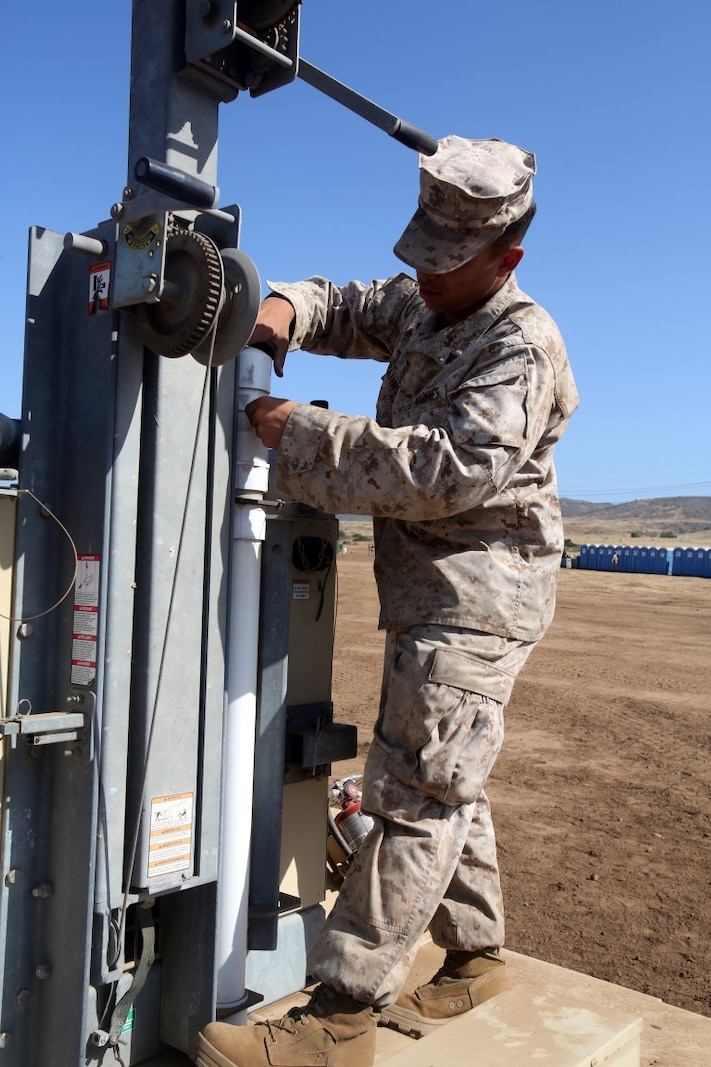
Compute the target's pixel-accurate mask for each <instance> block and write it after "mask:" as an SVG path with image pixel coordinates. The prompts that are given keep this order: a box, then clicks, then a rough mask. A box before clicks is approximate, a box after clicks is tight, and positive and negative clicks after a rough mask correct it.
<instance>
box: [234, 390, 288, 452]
mask: <svg viewBox="0 0 711 1067" xmlns="http://www.w3.org/2000/svg"><path fill="white" fill-rule="evenodd" d="M295 407H296V402H295V401H294V400H283V399H282V398H281V397H278V396H260V397H257V399H256V400H252V401H250V403H249V404H247V407H246V408H245V409H244V411H245V415H246V416H247V418H248V419H249V421H250V423H251V424H252V426H253V427H254V432H255V433H256V435H257V437H258V438H259V440H260V441H261V442H262V444H263V445H264V446H265V447H266V448H278V447H279V442H280V441H281V437H282V434H283V433H284V427H285V426H286V423H287V420H288V418H289V416H290V415H291V413H292V411H293V410H294V408H295Z"/></svg>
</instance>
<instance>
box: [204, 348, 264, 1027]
mask: <svg viewBox="0 0 711 1067" xmlns="http://www.w3.org/2000/svg"><path fill="white" fill-rule="evenodd" d="M271 367H272V361H271V359H270V357H269V356H268V355H266V354H265V353H264V352H262V351H260V350H259V349H257V348H250V347H248V348H245V349H243V350H242V352H241V353H240V355H239V357H238V365H237V404H236V414H237V433H236V445H235V496H236V504H235V511H234V531H233V545H232V564H231V577H230V608H229V626H228V641H229V647H228V649H227V682H226V685H227V693H226V712H225V735H224V764H223V791H222V832H221V846H220V852H221V855H220V866H221V870H220V881H219V890H218V915H217V967H218V971H217V1007H218V1010H219V1011H221V1012H225V1011H229V1010H230V1009H234V1018H233V1020H231V1021H234V1022H243V1021H244V1015H243V1012H244V1006H245V1005H244V1001H245V996H246V990H245V966H246V957H247V909H248V903H249V902H248V890H249V850H250V837H251V825H252V794H253V768H254V741H255V730H256V714H257V693H256V690H257V658H258V636H259V594H260V568H261V550H262V542H263V541H264V537H265V533H266V514H265V511H264V508H263V507H262V499H263V496H264V493H265V492H266V491H267V487H268V480H269V462H268V453H267V449H266V448H265V447H264V446H263V445H262V444H261V442H260V441H259V439H258V437H257V436H256V434H255V433H254V431H253V430H252V428H251V426H250V424H249V420H248V419H247V416H246V415H245V413H244V409H245V407H246V406H247V404H248V403H249V402H250V400H254V399H255V398H256V397H259V396H265V395H266V394H267V393H268V392H269V379H270V374H271Z"/></svg>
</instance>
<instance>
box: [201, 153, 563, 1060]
mask: <svg viewBox="0 0 711 1067" xmlns="http://www.w3.org/2000/svg"><path fill="white" fill-rule="evenodd" d="M420 168H421V174H420V199H419V207H418V210H417V212H416V213H415V215H414V217H413V218H412V220H411V222H410V223H409V225H408V226H407V228H406V230H405V232H404V233H403V235H402V237H401V238H400V240H399V241H398V243H397V245H396V246H395V253H396V254H397V255H398V256H399V257H400V258H401V259H402V260H404V262H405V263H407V264H409V265H410V266H411V267H413V268H414V271H415V274H416V278H417V280H416V281H415V280H413V279H412V278H411V277H408V276H407V275H405V274H400V275H398V276H397V277H394V278H390V279H388V280H387V281H384V282H374V283H372V284H371V285H363V284H361V283H359V282H352V283H350V284H349V285H346V286H345V287H342V288H341V287H338V286H336V285H333V284H332V283H331V282H329V281H326V280H325V279H323V278H312V279H310V280H309V281H307V282H302V283H299V284H295V285H287V284H281V283H279V284H274V285H273V286H272V290H273V295H270V296H269V297H267V299H266V300H265V301H264V302H263V304H262V309H261V311H260V317H259V322H258V325H257V327H256V329H255V332H254V335H253V339H254V340H255V341H259V340H261V341H269V342H271V344H272V345H273V347H274V349H275V369H276V372H277V374H279V375H280V374H281V373H282V367H283V363H284V357H285V355H286V352H287V350H293V349H298V348H301V349H305V350H307V351H309V352H317V353H321V354H332V353H335V354H338V355H339V356H344V357H347V358H355V359H358V358H360V359H363V358H367V359H376V360H380V361H382V362H384V363H386V364H387V370H386V373H385V376H384V379H383V385H382V389H381V391H380V396H379V399H378V406H377V414H376V419H375V420H372V419H369V418H365V417H363V418H361V417H356V418H352V417H348V416H345V415H341V414H339V413H337V412H335V411H329V410H324V409H323V408H319V407H313V406H311V405H309V404H295V403H294V402H293V401H288V400H281V399H278V398H274V397H264V398H261V399H259V400H256V401H254V402H253V403H252V404H251V405H250V407H249V408H248V415H249V418H250V421H251V422H252V425H253V426H254V428H255V430H256V432H257V434H258V435H259V437H260V438H261V440H262V441H263V442H264V443H265V444H266V445H267V446H269V447H271V448H276V449H278V484H279V486H280V488H281V489H282V490H283V491H284V492H286V493H288V494H289V496H291V497H293V498H295V499H297V500H301V501H303V502H305V503H308V504H312V505H314V506H316V507H319V508H322V509H324V510H326V511H330V512H335V513H345V514H365V515H372V516H373V523H374V537H375V574H376V578H377V582H378V590H379V595H380V604H381V614H380V626H381V627H383V628H385V629H386V631H387V638H386V646H385V664H384V674H383V689H382V700H381V706H380V714H379V717H378V720H377V723H376V726H375V735H374V738H373V742H372V745H371V748H370V751H369V754H368V759H367V762H366V767H365V775H364V781H363V807H364V809H365V810H367V811H368V812H369V813H370V814H371V815H372V816H373V818H374V823H375V825H374V828H373V830H372V831H371V833H370V834H369V836H368V838H367V839H366V841H365V842H364V843H363V844H362V845H361V847H360V849H359V851H358V853H357V854H356V858H355V861H354V864H353V866H352V868H351V870H350V872H349V874H348V876H347V878H346V880H345V883H344V885H343V888H342V890H341V892H340V895H339V898H338V900H337V902H336V905H335V907H334V909H333V911H332V912H331V914H330V916H329V918H328V919H327V921H326V924H325V926H324V928H323V930H322V932H321V933H320V934H319V936H318V937H317V939H316V942H315V944H314V946H313V949H312V951H311V954H310V958H309V967H310V971H311V973H312V974H313V975H314V976H315V977H316V978H317V979H318V980H319V981H320V983H321V984H320V985H319V986H318V987H317V990H316V993H315V994H314V996H313V998H312V1000H311V1002H310V1004H309V1005H308V1006H307V1007H306V1008H305V1009H301V1010H292V1012H291V1013H290V1014H289V1015H287V1016H285V1017H284V1018H283V1019H282V1020H281V1021H280V1022H272V1023H268V1024H258V1025H257V1026H254V1027H230V1026H228V1025H226V1024H221V1023H211V1024H210V1026H208V1027H207V1028H206V1030H205V1032H204V1033H203V1034H202V1035H201V1036H200V1038H199V1039H198V1046H197V1050H196V1062H197V1063H198V1064H200V1067H230V1065H232V1064H235V1065H238V1067H267V1065H270V1067H279V1065H287V1064H296V1063H298V1064H301V1065H311V1064H313V1065H316V1064H323V1065H329V1067H330V1065H333V1064H338V1067H368V1065H369V1064H371V1063H372V1062H373V1056H374V1050H375V1026H376V1023H377V1021H378V1019H379V1018H382V1019H383V1020H384V1021H386V1022H388V1024H389V1025H393V1026H396V1027H398V1028H399V1029H401V1030H403V1031H405V1032H410V1033H412V1034H415V1035H419V1034H423V1033H427V1032H429V1031H430V1030H432V1029H433V1028H434V1027H436V1026H438V1025H440V1024H442V1023H445V1022H446V1021H447V1020H448V1019H450V1018H452V1017H453V1016H455V1015H457V1014H460V1013H461V1012H463V1011H467V1010H469V1009H470V1008H472V1007H474V1006H475V1005H476V1004H479V1003H481V1002H482V1001H483V1000H486V999H487V998H488V997H490V996H493V995H494V994H495V993H497V992H499V991H500V990H501V989H503V988H505V985H506V979H505V974H504V964H503V961H502V960H501V959H500V958H499V954H498V949H499V946H500V945H501V944H502V943H503V939H504V920H503V909H502V900H501V890H500V885H499V875H498V869H497V861H496V845H495V839H494V831H493V827H492V822H491V815H490V810H489V802H488V800H487V797H486V793H485V791H484V785H485V782H486V779H487V776H488V774H489V772H490V771H491V768H492V766H493V764H494V760H495V759H496V756H497V753H498V751H499V748H500V746H501V742H502V739H503V710H504V707H505V705H506V703H507V702H508V700H509V697H510V695H511V690H512V687H513V684H514V681H515V679H516V676H517V674H518V672H519V671H520V670H521V668H522V667H523V665H524V663H525V662H526V659H527V658H528V656H529V654H530V652H531V650H532V649H533V647H534V646H535V644H536V642H537V641H538V640H539V639H540V638H541V637H542V635H543V633H544V632H545V630H546V628H547V626H548V624H549V623H550V620H551V617H552V615H553V609H554V602H555V585H556V577H557V573H558V569H559V567H560V560H561V553H562V550H563V538H562V526H561V517H560V509H559V503H558V498H557V491H556V478H555V471H554V467H553V448H554V445H555V443H556V441H557V440H558V439H559V438H560V436H561V435H562V433H563V431H564V430H565V427H566V424H567V421H568V418H569V417H570V415H571V413H572V412H573V411H574V409H575V407H576V406H577V393H576V389H575V384H574V381H573V378H572V374H571V371H570V367H569V365H568V360H567V356H566V352H565V347H564V345H563V341H562V340H561V337H560V335H559V333H558V330H557V328H556V326H555V323H554V322H553V321H552V319H551V318H550V316H549V315H548V314H547V313H546V312H545V311H543V309H542V308H540V307H539V306H538V305H537V304H535V303H534V302H533V301H532V300H531V299H530V298H529V297H528V296H526V295H525V294H524V293H522V292H521V291H520V290H519V288H518V286H517V284H516V279H515V276H514V273H513V272H514V269H515V267H516V266H517V264H518V263H519V261H520V259H521V257H522V256H523V249H522V248H521V245H520V242H521V240H522V238H523V234H524V233H525V231H526V229H527V227H528V224H529V223H530V220H531V218H532V217H533V213H534V212H535V204H534V202H533V191H532V178H533V174H534V173H535V160H534V157H533V156H532V155H531V154H530V153H528V152H525V151H523V150H522V149H520V148H517V147H516V146H514V145H510V144H506V143H505V142H502V141H498V140H491V141H469V140H465V139H463V138H460V137H454V136H452V137H447V138H445V139H444V140H443V141H441V142H440V143H439V147H438V150H437V152H436V153H435V154H434V155H433V156H431V157H421V159H420ZM428 928H429V930H430V932H431V935H432V938H433V940H434V942H435V943H436V944H437V945H440V946H441V947H442V948H443V949H445V950H446V955H445V959H444V962H443V966H442V969H441V970H440V971H439V972H438V974H437V975H435V976H434V978H433V979H432V980H431V981H430V982H428V983H427V984H426V985H424V986H421V987H420V988H419V989H418V990H416V992H415V993H414V994H412V995H403V994H401V987H402V985H403V982H404V980H405V978H406V975H407V972H408V969H409V967H410V965H411V963H412V960H413V957H414V954H415V953H416V951H417V947H418V942H419V941H420V938H421V936H422V934H423V933H424V932H425V931H426V930H427V929H428Z"/></svg>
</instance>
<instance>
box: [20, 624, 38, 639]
mask: <svg viewBox="0 0 711 1067" xmlns="http://www.w3.org/2000/svg"><path fill="white" fill-rule="evenodd" d="M33 631H34V627H33V625H32V623H31V622H21V623H20V625H19V626H18V627H17V636H18V637H19V638H20V640H21V641H24V640H26V639H27V638H28V637H32V633H33Z"/></svg>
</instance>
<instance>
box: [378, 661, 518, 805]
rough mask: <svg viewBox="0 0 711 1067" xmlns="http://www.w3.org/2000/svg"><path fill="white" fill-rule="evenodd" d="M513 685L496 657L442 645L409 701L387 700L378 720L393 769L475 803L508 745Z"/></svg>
mask: <svg viewBox="0 0 711 1067" xmlns="http://www.w3.org/2000/svg"><path fill="white" fill-rule="evenodd" d="M512 687H513V678H512V677H511V675H509V674H508V673H507V672H505V671H502V670H500V669H499V668H497V667H496V666H494V665H493V664H491V663H488V662H486V661H485V660H481V659H478V658H477V657H476V656H474V655H472V654H470V653H467V652H463V651H461V650H459V649H454V648H451V647H440V648H438V649H436V651H435V652H434V655H433V656H432V659H431V661H430V665H429V670H428V672H427V674H426V678H425V680H424V681H423V680H422V679H420V684H419V686H418V688H417V689H416V690H413V691H412V692H411V693H410V699H409V700H408V703H407V705H402V704H400V706H392V705H391V706H386V708H385V712H384V715H383V716H382V718H381V720H380V721H379V723H378V728H377V730H376V740H375V744H377V745H379V746H380V747H381V748H383V749H385V752H384V753H381V759H382V757H383V756H384V760H383V763H384V766H385V769H386V770H387V771H388V772H389V773H390V774H391V775H393V777H395V778H396V779H397V780H398V781H400V782H402V783H403V784H404V785H407V786H409V787H410V788H412V789H415V790H417V792H419V793H423V794H425V795H426V796H431V797H433V798H434V799H436V800H438V801H440V802H441V803H443V804H448V805H457V804H472V803H474V801H475V800H476V799H477V797H478V796H479V794H480V793H481V791H482V789H483V787H484V783H485V781H486V779H487V777H488V775H489V772H490V771H491V768H492V767H493V765H494V762H495V760H496V756H497V755H498V752H499V749H500V748H501V744H502V741H503V709H504V706H505V704H506V703H507V702H508V699H509V697H510V695H511V689H512ZM400 695H402V694H400Z"/></svg>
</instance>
